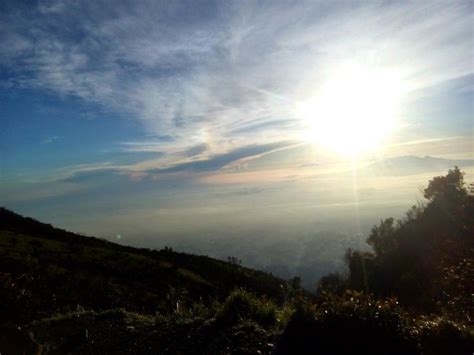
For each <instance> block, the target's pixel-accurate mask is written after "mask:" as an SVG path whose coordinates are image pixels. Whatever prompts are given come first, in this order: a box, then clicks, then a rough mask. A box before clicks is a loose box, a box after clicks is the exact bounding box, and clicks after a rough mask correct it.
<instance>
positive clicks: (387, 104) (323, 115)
mask: <svg viewBox="0 0 474 355" xmlns="http://www.w3.org/2000/svg"><path fill="white" fill-rule="evenodd" d="M404 86H405V85H404V84H403V81H402V80H401V78H400V75H398V74H397V73H396V72H395V71H394V70H387V69H380V68H371V67H367V66H360V65H344V66H341V67H339V68H337V70H336V71H335V73H334V75H332V76H331V77H330V79H329V80H328V81H327V83H326V84H324V85H323V86H322V88H321V89H320V90H319V92H318V93H317V94H316V95H314V96H313V97H311V98H310V99H308V100H306V101H303V102H300V103H299V104H298V105H297V107H296V115H297V116H298V117H299V118H301V119H302V120H303V121H304V125H305V126H306V132H305V133H304V139H305V140H307V141H310V142H313V143H316V144H318V145H321V146H323V147H325V148H328V149H331V150H333V151H336V152H338V153H341V154H344V155H352V156H353V155H359V154H361V153H364V152H373V151H376V150H377V149H379V148H380V146H381V144H382V143H383V141H384V140H385V139H386V138H387V136H388V135H389V134H390V132H391V131H392V130H393V129H394V127H395V126H396V123H397V117H398V114H399V107H400V99H401V97H402V95H403V93H404V91H405V90H404Z"/></svg>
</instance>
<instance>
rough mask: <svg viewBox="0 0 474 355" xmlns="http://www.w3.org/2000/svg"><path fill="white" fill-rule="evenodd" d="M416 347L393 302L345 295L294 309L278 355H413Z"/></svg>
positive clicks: (406, 320) (406, 319) (401, 312)
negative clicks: (315, 354)
mask: <svg viewBox="0 0 474 355" xmlns="http://www.w3.org/2000/svg"><path fill="white" fill-rule="evenodd" d="M416 345H417V344H416V341H414V340H413V339H412V337H411V333H410V327H409V324H408V317H407V316H406V315H405V313H404V312H403V311H402V310H401V308H400V307H398V305H397V303H396V301H394V300H387V301H376V300H374V299H373V298H372V297H368V296H364V295H362V294H359V293H356V292H348V293H346V294H345V295H344V296H343V297H337V296H334V295H331V296H328V297H327V298H326V299H325V300H324V301H323V302H322V303H321V304H319V305H317V306H315V305H312V304H310V303H309V304H303V305H301V306H300V307H299V308H297V309H296V311H295V313H294V315H293V317H292V318H291V320H290V322H289V323H288V326H287V328H286V329H285V332H284V334H283V335H282V337H281V339H280V342H279V345H278V351H277V354H293V353H294V354H314V353H322V354H333V353H337V354H345V353H346V354H359V353H360V354H416V353H417V346H416Z"/></svg>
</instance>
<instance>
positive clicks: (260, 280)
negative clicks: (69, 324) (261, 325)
mask: <svg viewBox="0 0 474 355" xmlns="http://www.w3.org/2000/svg"><path fill="white" fill-rule="evenodd" d="M0 281H2V282H3V284H4V286H5V284H8V283H10V282H11V283H13V284H14V288H15V289H11V290H7V292H9V291H11V292H19V294H21V295H23V296H24V297H20V298H23V299H20V300H18V303H19V305H18V306H20V307H21V306H27V308H28V309H21V308H19V309H18V310H17V311H21V312H22V314H21V315H20V319H14V318H15V316H18V315H19V314H16V315H12V317H11V319H8V317H7V318H6V317H5V315H4V316H3V317H2V318H3V319H2V321H3V323H5V322H8V321H9V320H15V321H16V322H19V321H29V320H33V319H37V318H38V317H43V316H45V315H49V314H54V313H58V312H66V311H71V310H76V309H86V310H87V309H92V310H105V309H111V308H117V307H122V308H124V309H127V310H132V311H140V312H145V313H155V312H157V311H160V312H166V311H169V310H171V309H174V307H176V302H178V301H179V302H181V303H183V302H184V303H185V302H191V303H194V302H203V303H209V302H211V301H212V300H215V299H223V298H225V297H226V296H227V295H228V293H229V292H230V291H231V290H232V289H234V288H236V287H242V288H246V289H249V290H252V291H253V292H254V293H256V294H262V295H263V294H265V295H268V296H269V297H271V298H274V299H277V300H278V299H281V298H282V297H283V293H284V289H282V287H281V285H282V284H284V281H282V280H280V279H277V278H275V277H273V276H271V275H269V274H266V273H263V272H259V271H255V270H251V269H247V268H244V267H241V266H238V265H232V264H229V263H226V262H223V261H219V260H215V259H212V258H209V257H204V256H196V255H189V254H184V253H176V252H173V251H170V250H161V251H152V250H147V249H136V248H132V247H126V246H120V245H117V244H114V243H110V242H107V241H105V240H100V239H97V238H92V237H84V236H81V235H76V234H73V233H70V232H66V231H63V230H59V229H56V228H53V227H52V226H50V225H47V224H43V223H40V222H37V221H35V220H32V219H29V218H24V217H21V216H18V215H16V214H14V213H12V212H10V211H8V210H6V209H0Z"/></svg>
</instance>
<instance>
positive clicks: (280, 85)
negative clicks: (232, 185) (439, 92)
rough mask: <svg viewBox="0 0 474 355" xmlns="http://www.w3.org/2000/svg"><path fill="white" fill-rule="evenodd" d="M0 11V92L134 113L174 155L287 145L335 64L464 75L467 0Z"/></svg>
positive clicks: (438, 76)
mask: <svg viewBox="0 0 474 355" xmlns="http://www.w3.org/2000/svg"><path fill="white" fill-rule="evenodd" d="M4 10H5V11H3V14H2V15H0V16H1V17H0V19H1V23H2V25H1V30H2V33H3V35H2V38H1V40H0V48H1V52H2V56H1V59H0V65H2V66H3V68H6V69H7V71H8V77H7V80H6V81H5V83H4V85H10V86H16V87H26V88H40V89H46V90H48V91H50V92H52V93H55V94H57V95H63V96H67V95H72V96H75V97H79V98H80V99H82V100H83V101H84V102H86V103H94V104H99V105H100V106H101V107H103V108H104V109H105V110H112V111H114V112H117V113H120V114H122V115H124V116H130V115H132V116H134V117H136V118H137V119H139V120H141V122H142V123H143V124H144V125H145V126H146V127H147V128H148V130H149V132H150V133H154V134H161V135H166V136H169V137H172V140H173V144H174V145H178V146H180V147H181V148H183V147H193V146H201V147H204V145H206V146H207V147H209V149H210V150H211V151H212V150H214V151H216V150H219V147H223V146H224V147H227V146H228V145H229V144H230V143H229V140H232V144H233V145H234V147H239V146H243V145H244V144H249V143H257V142H262V141H264V142H272V141H278V140H281V137H280V136H281V128H283V127H284V128H285V134H286V136H287V137H288V138H289V139H291V138H295V137H298V134H300V132H301V130H302V129H304V127H302V125H301V122H298V121H297V120H296V119H295V117H294V114H293V109H294V105H295V103H296V102H298V101H299V100H302V99H305V98H306V97H307V96H308V95H311V94H312V93H313V92H316V91H317V90H318V88H319V86H320V85H321V83H322V81H324V80H325V79H327V78H326V76H327V73H328V71H330V70H331V68H333V67H334V65H337V63H340V62H343V61H344V60H347V58H352V59H355V60H361V61H364V62H368V63H370V64H373V65H377V66H386V67H396V68H398V69H399V71H400V72H401V74H402V75H403V76H404V77H405V78H406V79H408V80H409V81H410V83H412V89H417V88H422V87H426V86H430V85H434V84H437V83H440V82H443V81H446V80H450V79H453V78H457V77H460V76H465V75H469V74H472V73H473V67H472V22H473V21H474V18H473V11H472V4H471V3H470V2H446V1H440V2H413V3H398V4H388V3H387V4H384V3H369V2H365V3H357V4H350V5H349V4H344V3H340V2H329V3H328V2H314V1H310V2H298V3H296V4H294V6H291V7H289V6H287V4H286V3H284V2H250V3H249V2H240V1H239V2H218V3H212V2H210V3H206V4H203V3H201V2H200V3H199V4H198V3H196V2H154V1H140V2H126V1H119V2H114V3H113V4H112V3H108V2H65V1H47V2H41V3H40V4H39V5H37V6H36V8H31V6H30V5H24V6H23V8H22V7H21V5H17V4H16V5H13V3H11V5H8V4H7V5H5V6H4ZM128 149H129V150H130V151H132V150H134V149H135V150H138V147H137V146H132V145H129V148H128ZM140 149H141V150H144V149H147V150H153V149H154V147H153V145H148V146H146V145H142V146H141V147H140Z"/></svg>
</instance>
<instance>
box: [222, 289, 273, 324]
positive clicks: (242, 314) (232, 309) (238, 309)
mask: <svg viewBox="0 0 474 355" xmlns="http://www.w3.org/2000/svg"><path fill="white" fill-rule="evenodd" d="M246 319H247V320H252V321H255V322H257V323H259V324H261V325H265V326H269V325H274V324H276V323H277V321H278V317H277V306H276V305H275V303H274V302H273V301H271V300H269V299H266V298H257V297H256V296H254V295H253V294H251V293H250V292H247V291H245V290H241V289H237V290H235V291H233V292H231V294H230V295H229V296H228V297H227V299H226V300H225V302H224V304H223V305H222V306H221V307H220V309H219V310H218V311H217V313H216V321H217V322H218V323H224V324H235V323H237V322H239V321H242V320H246Z"/></svg>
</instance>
